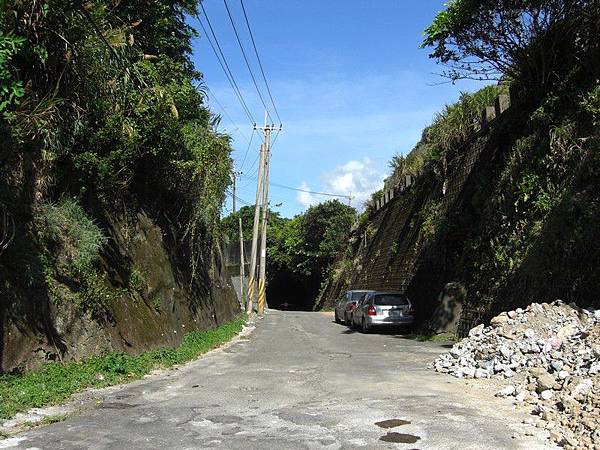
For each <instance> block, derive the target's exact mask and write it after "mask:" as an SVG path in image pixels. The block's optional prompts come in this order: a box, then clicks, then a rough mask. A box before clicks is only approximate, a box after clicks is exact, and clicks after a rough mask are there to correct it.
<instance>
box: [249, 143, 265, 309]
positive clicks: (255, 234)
mask: <svg viewBox="0 0 600 450" xmlns="http://www.w3.org/2000/svg"><path fill="white" fill-rule="evenodd" d="M264 164H265V146H264V144H261V146H260V157H259V161H258V181H257V183H256V201H255V203H254V224H253V225H252V249H251V251H250V273H249V276H250V279H249V281H248V301H247V303H246V312H247V313H248V314H250V313H251V312H252V306H253V302H254V297H255V294H256V251H257V249H258V225H259V220H260V207H261V205H260V202H261V200H262V178H263V171H264V170H263V169H264Z"/></svg>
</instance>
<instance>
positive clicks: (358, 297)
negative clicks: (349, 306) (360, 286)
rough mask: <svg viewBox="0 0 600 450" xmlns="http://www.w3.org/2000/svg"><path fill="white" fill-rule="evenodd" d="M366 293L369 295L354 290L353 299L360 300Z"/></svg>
mask: <svg viewBox="0 0 600 450" xmlns="http://www.w3.org/2000/svg"><path fill="white" fill-rule="evenodd" d="M365 295H367V293H366V292H353V293H352V301H353V302H357V301H359V300H360V299H361V298H363V297H364V296H365Z"/></svg>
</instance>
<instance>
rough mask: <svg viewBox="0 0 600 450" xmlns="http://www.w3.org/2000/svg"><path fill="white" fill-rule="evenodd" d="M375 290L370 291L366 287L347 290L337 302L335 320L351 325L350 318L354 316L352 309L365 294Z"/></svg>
mask: <svg viewBox="0 0 600 450" xmlns="http://www.w3.org/2000/svg"><path fill="white" fill-rule="evenodd" d="M369 292H374V291H368V290H365V289H362V290H358V289H357V290H353V291H346V292H344V294H343V295H342V298H340V299H339V300H338V301H337V302H336V303H335V312H334V316H335V321H336V322H337V323H342V322H344V323H345V324H346V325H350V319H351V318H352V311H354V308H355V307H356V304H357V303H358V301H359V300H360V299H361V298H363V297H364V296H365V294H367V293H369Z"/></svg>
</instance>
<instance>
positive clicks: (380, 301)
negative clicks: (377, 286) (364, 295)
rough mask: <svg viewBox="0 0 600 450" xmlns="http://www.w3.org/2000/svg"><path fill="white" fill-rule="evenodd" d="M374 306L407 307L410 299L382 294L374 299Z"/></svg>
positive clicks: (403, 296) (404, 296)
mask: <svg viewBox="0 0 600 450" xmlns="http://www.w3.org/2000/svg"><path fill="white" fill-rule="evenodd" d="M373 304H374V305H377V306H406V305H408V299H407V298H406V295H398V294H382V295H376V296H375V297H374V298H373Z"/></svg>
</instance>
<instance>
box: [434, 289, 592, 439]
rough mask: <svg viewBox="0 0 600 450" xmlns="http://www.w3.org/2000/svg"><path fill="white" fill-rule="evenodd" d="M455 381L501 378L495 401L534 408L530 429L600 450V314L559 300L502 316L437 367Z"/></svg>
mask: <svg viewBox="0 0 600 450" xmlns="http://www.w3.org/2000/svg"><path fill="white" fill-rule="evenodd" d="M432 368H433V369H435V370H436V371H438V372H442V373H448V374H451V375H453V376H455V377H458V378H491V377H494V378H500V379H505V380H507V381H509V384H507V386H506V387H505V388H504V389H502V390H501V391H499V392H498V393H497V394H496V395H497V396H502V397H507V398H511V399H512V400H513V401H514V402H515V403H516V404H518V405H523V406H526V407H529V408H531V412H532V414H533V415H535V416H536V417H535V418H532V419H531V420H530V421H528V423H530V424H531V425H534V426H537V427H541V428H545V429H547V430H548V431H549V437H550V438H551V439H552V440H553V441H555V442H557V443H558V444H559V445H562V446H565V447H567V448H593V449H600V385H599V381H600V310H591V309H582V308H579V307H577V306H575V305H574V304H571V305H566V304H564V303H563V302H562V301H560V300H557V301H555V302H553V303H552V304H548V303H542V304H538V303H533V304H531V305H529V306H528V307H527V308H526V309H520V308H519V309H517V310H515V311H508V312H504V313H501V314H500V315H498V316H496V317H494V318H493V319H492V320H491V324H490V326H489V327H484V326H483V325H479V326H477V327H475V328H473V329H472V330H471V331H470V332H469V336H468V337H467V338H465V339H463V340H461V341H460V342H458V343H457V344H455V345H454V346H453V347H452V349H451V350H450V351H449V352H448V353H446V354H443V355H441V356H440V357H439V358H438V359H437V360H436V361H435V362H434V364H433V365H432Z"/></svg>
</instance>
